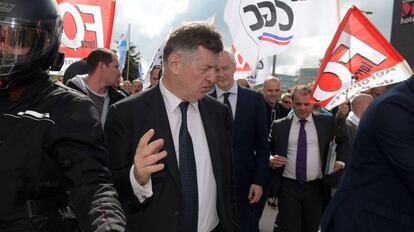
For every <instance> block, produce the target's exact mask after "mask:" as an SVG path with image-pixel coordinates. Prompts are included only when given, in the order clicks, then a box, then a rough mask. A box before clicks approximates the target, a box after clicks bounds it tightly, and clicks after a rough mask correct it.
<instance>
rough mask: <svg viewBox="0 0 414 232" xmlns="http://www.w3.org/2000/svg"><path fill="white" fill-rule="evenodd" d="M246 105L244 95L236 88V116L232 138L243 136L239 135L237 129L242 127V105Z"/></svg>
mask: <svg viewBox="0 0 414 232" xmlns="http://www.w3.org/2000/svg"><path fill="white" fill-rule="evenodd" d="M243 103H244V104H246V103H247V99H246V95H245V94H244V91H243V90H242V89H241V88H240V87H239V86H237V100H236V110H235V112H236V115H235V117H234V121H233V131H234V132H233V137H236V136H243V135H242V134H241V133H239V131H238V130H239V127H240V125H243V119H244V118H245V117H243V116H242V112H243V109H242V108H243V106H244V104H243Z"/></svg>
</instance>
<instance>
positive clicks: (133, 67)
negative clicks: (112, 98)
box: [116, 41, 142, 82]
mask: <svg viewBox="0 0 414 232" xmlns="http://www.w3.org/2000/svg"><path fill="white" fill-rule="evenodd" d="M116 44H119V41H116ZM136 50H137V46H136V45H134V44H133V43H132V42H130V43H129V50H128V51H127V53H126V57H127V58H126V59H125V65H124V70H122V77H123V79H124V80H127V79H128V80H129V81H131V82H132V81H133V80H135V79H136V78H137V76H138V63H139V62H140V61H141V58H142V57H141V51H139V50H138V51H136ZM128 61H129V67H128ZM128 70H129V75H127V72H128Z"/></svg>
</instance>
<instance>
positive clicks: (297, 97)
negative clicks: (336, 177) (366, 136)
mask: <svg viewBox="0 0 414 232" xmlns="http://www.w3.org/2000/svg"><path fill="white" fill-rule="evenodd" d="M310 93H311V89H310V88H309V87H307V86H297V87H295V88H294V90H293V96H292V99H293V105H292V107H293V110H294V114H293V115H292V116H287V117H285V118H282V119H279V120H277V121H275V122H274V123H273V125H272V128H271V132H270V138H269V143H270V144H269V145H270V150H271V154H272V155H273V156H272V157H271V159H270V165H271V166H272V167H273V168H275V171H276V178H275V185H274V187H275V194H277V197H278V202H279V212H280V227H281V229H282V231H284V232H302V231H303V232H316V231H318V227H319V222H320V218H321V215H322V210H323V203H326V202H325V200H326V197H327V196H329V195H330V192H327V191H324V190H325V189H328V188H326V185H325V184H324V182H323V178H324V174H325V165H326V160H327V156H328V150H329V146H330V144H331V142H332V141H334V140H335V142H336V144H337V149H336V152H337V157H336V160H337V161H336V162H335V165H334V170H333V171H334V172H336V171H338V170H340V169H342V168H344V163H343V162H341V160H342V159H341V157H342V154H344V153H345V152H346V151H345V150H346V149H347V148H348V144H347V143H348V140H347V136H346V133H344V130H343V128H338V126H337V124H336V122H335V118H334V117H332V116H324V115H314V114H312V109H313V104H312V103H311V102H310V97H311V95H310Z"/></svg>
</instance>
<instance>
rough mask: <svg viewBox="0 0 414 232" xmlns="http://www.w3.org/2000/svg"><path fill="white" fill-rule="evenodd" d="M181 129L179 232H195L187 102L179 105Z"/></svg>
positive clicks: (194, 177) (195, 204)
mask: <svg viewBox="0 0 414 232" xmlns="http://www.w3.org/2000/svg"><path fill="white" fill-rule="evenodd" d="M179 106H180V110H181V127H180V135H179V154H180V155H179V156H180V164H179V166H180V178H181V213H180V230H179V231H180V232H195V231H197V225H198V189H197V171H196V170H197V169H196V163H195V158H194V149H193V142H192V141H191V136H190V133H189V132H188V128H187V109H188V102H181V103H180V105H179Z"/></svg>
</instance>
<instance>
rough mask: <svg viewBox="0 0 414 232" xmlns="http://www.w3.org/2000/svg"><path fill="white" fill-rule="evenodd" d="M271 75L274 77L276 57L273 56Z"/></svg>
mask: <svg viewBox="0 0 414 232" xmlns="http://www.w3.org/2000/svg"><path fill="white" fill-rule="evenodd" d="M272 75H273V76H275V75H276V55H273V68H272Z"/></svg>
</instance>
